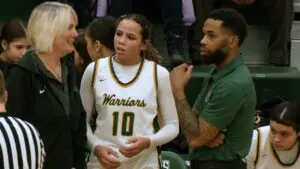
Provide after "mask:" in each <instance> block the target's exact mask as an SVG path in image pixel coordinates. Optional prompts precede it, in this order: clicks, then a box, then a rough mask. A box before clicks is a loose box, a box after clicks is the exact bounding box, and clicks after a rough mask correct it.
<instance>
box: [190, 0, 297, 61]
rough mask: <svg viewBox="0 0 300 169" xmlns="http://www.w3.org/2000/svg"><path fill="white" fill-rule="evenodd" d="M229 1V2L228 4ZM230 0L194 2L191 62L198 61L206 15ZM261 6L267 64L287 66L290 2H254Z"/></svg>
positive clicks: (195, 0)
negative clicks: (264, 13) (265, 26)
mask: <svg viewBox="0 0 300 169" xmlns="http://www.w3.org/2000/svg"><path fill="white" fill-rule="evenodd" d="M229 1H230V2H229ZM231 1H232V0H194V8H195V15H196V24H195V26H193V27H191V29H190V30H189V37H188V41H189V53H190V57H191V59H192V60H196V61H197V60H198V61H199V60H200V53H199V52H200V51H199V50H200V48H199V44H200V40H201V38H202V37H203V32H202V27H203V23H204V21H205V19H206V17H207V15H208V13H209V12H210V11H211V10H213V9H214V5H215V3H222V4H223V5H225V6H226V4H228V3H231ZM255 3H257V4H258V5H260V6H263V7H264V8H265V9H266V11H267V15H268V20H269V22H268V26H269V27H270V31H271V36H270V40H269V44H268V49H269V62H270V63H271V64H275V65H282V66H285V65H288V64H289V49H288V44H289V42H290V32H291V27H292V21H293V1H292V0H256V2H255Z"/></svg>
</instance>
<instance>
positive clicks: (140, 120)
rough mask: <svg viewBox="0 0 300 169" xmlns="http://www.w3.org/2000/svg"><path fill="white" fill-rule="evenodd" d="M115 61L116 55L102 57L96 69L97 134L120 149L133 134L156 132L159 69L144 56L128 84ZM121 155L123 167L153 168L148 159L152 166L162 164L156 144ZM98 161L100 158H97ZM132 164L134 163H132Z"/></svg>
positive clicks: (100, 138)
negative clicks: (114, 67) (122, 78)
mask: <svg viewBox="0 0 300 169" xmlns="http://www.w3.org/2000/svg"><path fill="white" fill-rule="evenodd" d="M112 64H113V61H112V57H107V58H104V59H101V60H99V63H98V65H97V69H96V72H95V77H94V91H95V105H96V106H95V108H96V111H97V113H98V116H97V119H96V124H97V125H96V126H97V127H96V130H95V133H94V135H95V136H96V137H98V139H99V140H100V141H101V143H102V145H103V146H108V147H110V148H113V149H115V150H116V151H117V152H118V150H117V149H118V148H119V147H120V144H121V142H120V139H122V140H127V139H128V138H130V137H132V136H150V135H153V133H154V132H155V127H156V126H155V121H156V117H157V113H158V111H157V109H158V105H157V81H156V79H157V77H156V72H157V71H156V64H155V63H154V62H152V61H148V60H146V59H144V60H143V61H142V62H141V64H140V67H139V70H138V71H137V73H136V75H135V77H134V78H133V79H132V80H131V81H130V82H128V83H122V82H121V81H120V80H119V79H118V77H117V75H116V73H115V71H114V69H113V65H112ZM119 155H120V156H121V158H120V160H121V161H122V165H121V168H128V167H130V168H132V169H133V168H139V169H140V168H143V167H142V166H144V167H146V168H147V167H149V166H147V161H149V162H151V165H152V167H151V168H158V167H159V166H158V153H157V151H156V148H155V147H154V148H152V149H151V148H150V149H147V150H145V151H143V152H142V153H140V154H139V155H137V156H136V157H133V158H131V159H127V158H125V157H124V156H122V155H121V154H119ZM91 160H93V159H91ZM94 160H96V159H95V158H94ZM96 161H97V160H96ZM139 161H140V162H139ZM97 163H98V162H97ZM131 163H133V164H134V166H131ZM139 163H140V164H139ZM138 164H139V165H138ZM94 165H95V164H94ZM98 165H99V163H98ZM96 168H99V166H98V167H96Z"/></svg>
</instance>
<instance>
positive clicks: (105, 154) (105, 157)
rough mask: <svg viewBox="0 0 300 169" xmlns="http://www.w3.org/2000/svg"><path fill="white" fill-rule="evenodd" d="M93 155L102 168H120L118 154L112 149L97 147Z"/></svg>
mask: <svg viewBox="0 0 300 169" xmlns="http://www.w3.org/2000/svg"><path fill="white" fill-rule="evenodd" d="M94 154H95V156H96V157H97V159H98V161H99V162H100V163H101V164H102V166H103V167H104V168H106V169H115V168H118V167H120V164H121V163H120V161H118V160H117V158H118V153H117V152H115V151H114V150H113V149H111V148H108V147H103V146H100V145H98V146H96V148H95V151H94Z"/></svg>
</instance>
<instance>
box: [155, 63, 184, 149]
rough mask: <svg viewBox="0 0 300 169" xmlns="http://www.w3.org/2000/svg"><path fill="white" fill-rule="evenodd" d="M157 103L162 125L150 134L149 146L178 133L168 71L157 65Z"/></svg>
mask: <svg viewBox="0 0 300 169" xmlns="http://www.w3.org/2000/svg"><path fill="white" fill-rule="evenodd" d="M157 76H158V77H157V79H158V104H159V111H160V112H159V113H160V114H161V118H162V123H163V127H162V128H161V129H160V130H159V131H158V132H157V133H156V134H154V135H152V136H150V140H151V143H150V147H157V146H161V145H163V144H166V143H168V142H170V141H171V140H173V139H174V138H175V137H176V136H177V135H178V133H179V123H178V116H177V110H176V106H175V100H174V96H173V93H172V89H171V83H170V77H169V72H168V71H167V70H166V69H165V68H163V67H161V66H159V65H157Z"/></svg>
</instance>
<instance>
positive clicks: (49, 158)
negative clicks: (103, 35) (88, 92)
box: [6, 52, 86, 169]
mask: <svg viewBox="0 0 300 169" xmlns="http://www.w3.org/2000/svg"><path fill="white" fill-rule="evenodd" d="M34 57H36V55H35V53H34V52H29V53H27V54H26V55H25V56H24V57H22V59H21V60H20V61H18V62H17V63H15V64H13V65H12V66H11V68H10V70H9V76H8V77H7V90H8V93H9V94H8V95H9V96H8V102H7V106H6V107H7V110H8V111H9V112H11V113H12V115H13V116H16V117H19V118H21V119H24V120H26V121H29V122H31V123H32V124H33V125H34V126H35V127H36V128H37V129H38V131H39V133H40V135H41V138H42V139H43V142H44V146H45V150H46V161H45V163H44V169H71V168H72V167H75V168H76V169H84V168H85V166H86V163H85V151H86V121H85V118H86V115H85V112H84V111H83V107H82V104H81V100H80V96H79V92H78V90H77V89H76V87H75V86H76V84H75V69H74V63H73V62H72V60H70V58H68V57H65V58H63V59H62V64H63V63H64V64H66V65H67V67H68V88H69V98H70V113H69V115H68V114H67V113H66V112H65V109H64V107H63V105H62V103H61V102H60V100H59V99H58V98H57V96H56V95H55V94H54V92H53V91H52V90H51V87H50V85H49V78H48V77H47V76H45V74H43V73H42V72H41V71H40V70H39V68H38V66H37V64H36V58H34Z"/></svg>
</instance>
